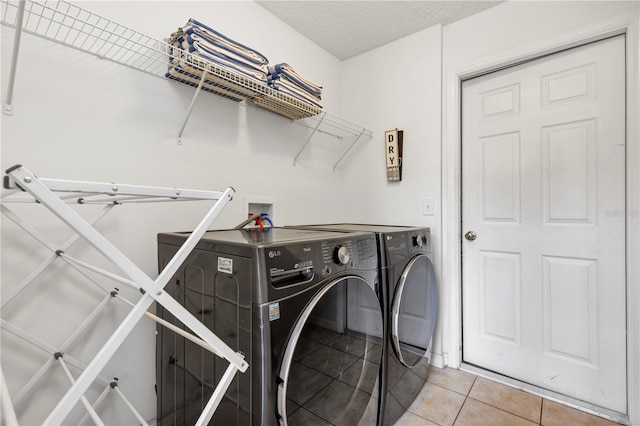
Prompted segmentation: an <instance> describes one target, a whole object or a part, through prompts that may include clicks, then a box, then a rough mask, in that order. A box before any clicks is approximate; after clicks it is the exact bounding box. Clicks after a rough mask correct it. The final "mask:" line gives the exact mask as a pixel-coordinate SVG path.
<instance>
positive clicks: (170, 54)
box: [1, 0, 322, 120]
mask: <svg viewBox="0 0 640 426" xmlns="http://www.w3.org/2000/svg"><path fill="white" fill-rule="evenodd" d="M19 3H20V2H19V1H16V0H13V1H12V0H2V1H1V4H2V24H4V25H8V26H10V27H15V26H16V21H17V19H18V9H19ZM22 31H24V32H25V33H28V34H32V35H36V36H39V37H43V38H45V39H48V40H51V41H54V42H56V43H59V44H62V45H65V46H67V47H71V48H74V49H78V50H81V51H83V52H86V53H89V54H92V55H95V56H97V57H99V58H101V59H107V60H109V61H113V62H116V63H119V64H121V65H125V66H128V67H131V68H134V69H137V70H140V71H143V72H145V73H148V74H151V75H154V76H157V77H161V78H166V77H167V76H168V77H170V78H173V79H175V80H177V81H180V82H182V83H187V84H190V85H194V86H197V85H198V84H199V82H200V79H201V77H202V75H203V71H206V73H207V74H206V78H205V82H204V84H203V88H204V89H205V90H207V91H210V92H213V93H216V94H219V95H222V96H225V97H227V98H230V99H234V100H237V101H243V100H244V101H248V102H249V103H250V104H252V105H255V106H257V107H264V108H265V109H267V110H269V111H272V112H275V113H277V114H280V115H284V116H285V117H287V118H290V119H292V120H297V119H300V118H303V117H310V116H312V115H315V114H319V113H320V112H322V109H321V108H319V107H316V106H314V105H310V104H306V103H305V102H301V101H298V100H297V99H295V98H293V97H291V96H288V95H286V94H283V93H280V92H278V91H277V90H274V89H272V88H271V87H269V86H268V85H267V84H266V83H264V82H262V81H259V80H255V79H252V78H250V77H245V76H243V75H241V74H239V73H236V72H234V71H232V70H230V69H228V68H225V67H222V66H218V65H217V64H214V63H213V62H210V61H207V60H205V59H203V58H202V57H200V56H198V55H194V54H191V53H189V52H186V51H184V50H183V49H180V48H178V47H175V46H172V45H169V44H168V43H166V42H164V41H160V40H157V39H154V38H153V37H149V36H147V35H145V34H143V33H141V32H139V31H136V30H134V29H131V28H129V27H126V26H124V25H121V24H118V23H116V22H114V21H112V20H110V19H107V18H104V17H102V16H100V15H97V14H95V13H93V12H91V11H89V10H86V9H83V8H81V7H78V6H76V5H73V4H71V3H69V2H66V1H62V0H59V1H44V2H34V1H27V2H26V4H25V10H24V18H23V27H22ZM176 64H180V65H182V66H183V67H184V70H186V72H181V73H178V72H177V71H175V67H174V66H175V65H176ZM171 70H173V72H171ZM167 74H169V75H167Z"/></svg>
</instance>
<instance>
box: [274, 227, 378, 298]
mask: <svg viewBox="0 0 640 426" xmlns="http://www.w3.org/2000/svg"><path fill="white" fill-rule="evenodd" d="M344 237H345V238H340V239H331V240H325V241H312V242H306V243H292V244H287V245H273V246H269V247H265V248H264V261H265V266H266V268H267V271H268V276H269V279H270V281H271V284H272V285H273V287H276V288H282V287H288V286H292V285H296V284H301V283H305V282H309V281H311V280H313V279H314V278H315V277H316V276H318V274H319V276H320V277H322V278H324V277H325V276H327V275H329V274H332V273H337V272H342V271H347V270H350V269H373V268H375V267H376V265H377V256H376V240H375V236H373V235H371V236H364V237H359V238H349V237H348V236H347V235H345V236H344Z"/></svg>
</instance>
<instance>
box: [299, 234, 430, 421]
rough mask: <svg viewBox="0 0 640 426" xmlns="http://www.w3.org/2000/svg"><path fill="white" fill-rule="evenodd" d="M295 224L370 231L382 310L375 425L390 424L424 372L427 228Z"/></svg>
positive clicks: (427, 313)
mask: <svg viewBox="0 0 640 426" xmlns="http://www.w3.org/2000/svg"><path fill="white" fill-rule="evenodd" d="M297 228H300V229H321V230H328V231H342V232H373V233H374V234H375V235H376V244H377V251H378V258H379V262H378V269H379V276H380V280H381V282H382V291H380V292H379V296H380V297H381V304H382V306H383V308H384V312H385V325H384V335H385V339H384V343H383V353H384V357H383V376H382V389H383V390H384V391H383V392H382V394H381V395H382V397H381V398H380V407H379V414H378V416H379V420H378V424H384V425H392V424H394V423H396V421H397V420H398V419H399V418H400V416H402V414H403V413H404V412H405V411H406V410H407V408H408V407H409V406H410V405H411V403H412V402H413V401H414V400H415V398H416V396H417V395H418V393H419V392H420V390H421V389H422V388H423V386H424V384H425V381H426V378H427V374H428V372H429V366H430V360H431V344H432V337H433V331H434V327H435V322H436V316H437V307H438V289H437V283H436V279H435V273H434V269H433V264H432V262H431V256H432V249H431V233H430V229H429V228H423V227H408V226H385V225H368V224H353V223H341V224H320V225H308V226H297Z"/></svg>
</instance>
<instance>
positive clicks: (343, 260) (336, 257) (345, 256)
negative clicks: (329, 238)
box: [333, 245, 349, 265]
mask: <svg viewBox="0 0 640 426" xmlns="http://www.w3.org/2000/svg"><path fill="white" fill-rule="evenodd" d="M333 261H334V263H335V264H336V265H346V264H347V263H349V249H348V248H346V247H345V246H341V245H338V246H336V248H334V249H333Z"/></svg>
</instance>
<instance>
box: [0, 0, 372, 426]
mask: <svg viewBox="0 0 640 426" xmlns="http://www.w3.org/2000/svg"><path fill="white" fill-rule="evenodd" d="M83 6H85V7H87V8H88V9H90V10H92V11H94V12H95V13H98V14H100V15H103V16H105V17H108V18H110V19H113V20H114V21H116V22H119V23H121V24H123V25H127V26H130V27H132V28H134V29H137V30H139V31H141V32H143V33H146V34H148V35H149V36H151V37H154V38H158V39H162V38H164V37H167V36H169V34H170V33H171V32H173V31H175V30H176V29H177V28H178V27H179V26H181V25H183V24H184V23H186V21H187V19H188V18H189V17H192V16H193V17H195V18H197V19H199V20H201V21H203V22H205V23H207V24H209V25H210V26H212V27H214V28H216V29H218V30H219V31H220V32H222V33H224V34H226V35H228V36H230V37H232V38H234V39H236V40H238V41H240V42H242V43H243V44H246V45H248V46H251V47H253V48H255V49H257V50H258V51H260V52H261V53H263V54H264V55H266V56H267V57H268V58H269V59H270V62H272V63H278V62H287V63H289V64H290V65H292V66H294V67H295V68H296V69H297V70H298V71H299V72H300V73H302V74H303V75H306V76H308V77H309V78H311V79H312V80H316V81H318V82H320V83H321V84H323V85H324V86H325V90H324V105H325V107H326V110H327V111H330V112H332V113H334V114H338V115H340V111H339V108H340V107H341V104H340V92H339V87H340V85H339V77H340V76H339V71H340V62H339V61H338V60H336V59H335V58H333V57H331V56H330V55H329V54H327V53H326V52H325V51H323V50H322V49H320V48H319V47H317V46H315V45H314V44H312V43H311V42H309V41H308V40H306V39H305V38H303V37H301V36H300V35H299V34H297V33H296V32H294V31H293V30H291V29H290V28H289V27H287V26H285V25H284V24H282V23H281V22H280V21H278V20H276V19H275V18H274V17H272V16H271V15H270V14H269V13H267V12H266V11H265V10H264V9H263V8H261V7H259V6H258V5H256V4H255V3H253V2H247V1H231V2H192V3H189V4H187V3H185V2H164V1H163V2H86V3H84V4H83ZM150 15H152V16H153V19H150V18H149V16H150ZM12 44H13V31H12V30H11V29H9V28H7V27H5V26H2V88H3V90H5V88H6V87H7V78H8V69H9V64H10V55H11V51H12ZM193 93H194V89H193V88H191V87H188V86H185V85H181V84H177V83H175V82H172V81H169V80H165V79H163V78H156V77H153V76H150V75H147V74H144V73H141V72H138V71H136V70H132V69H129V68H126V67H123V66H121V65H118V64H114V63H112V62H109V61H105V60H100V59H98V58H96V57H93V56H90V55H87V54H84V53H82V52H79V51H76V50H74V49H69V48H66V47H64V46H61V45H58V44H54V43H51V42H49V41H46V40H43V39H40V38H37V37H34V36H32V35H29V34H23V38H22V46H21V49H20V56H19V63H18V74H17V79H16V86H15V92H14V97H13V103H14V107H15V114H14V115H13V116H5V115H2V117H1V124H2V133H1V136H2V158H1V167H2V170H6V169H7V168H9V167H11V166H13V165H15V164H17V163H20V164H23V165H24V166H25V167H26V168H28V169H29V170H31V171H32V172H33V173H34V174H36V175H37V176H40V177H47V178H59V179H74V180H88V181H106V182H118V183H127V184H138V185H157V186H169V187H174V186H177V187H183V188H191V189H209V190H221V189H224V188H225V187H227V186H233V187H234V188H235V189H236V191H237V193H236V196H235V198H234V200H233V201H232V202H231V203H230V204H229V205H228V206H227V208H226V209H225V210H224V212H223V214H222V216H221V217H220V219H219V220H218V221H217V222H216V223H215V224H214V227H218V228H222V227H231V226H235V225H236V224H237V223H239V222H240V221H241V220H242V219H243V210H244V205H243V204H244V201H245V199H255V197H262V198H267V199H269V200H271V201H275V212H276V214H275V218H274V219H275V221H276V224H288V223H294V222H313V221H323V220H327V221H336V220H342V219H341V218H342V217H343V215H344V212H345V210H344V209H345V208H346V209H347V210H350V209H349V206H350V205H353V203H355V201H353V200H352V198H353V195H352V193H350V192H349V191H346V192H345V191H340V190H337V189H339V188H344V185H345V175H344V174H343V173H340V172H336V173H334V172H333V171H332V163H331V162H329V161H325V160H326V159H328V158H330V157H331V156H332V155H333V154H334V152H325V151H327V150H328V151H331V150H332V149H333V148H332V147H330V146H329V148H330V149H328V148H326V147H324V145H323V149H322V150H317V149H316V150H313V149H312V150H307V151H305V153H304V154H303V155H302V156H301V158H300V161H299V162H298V164H297V165H296V166H294V165H293V161H292V160H293V156H294V155H295V153H296V152H297V150H298V149H299V148H300V145H301V144H302V143H304V141H305V138H306V136H307V134H308V130H307V129H306V128H304V127H301V126H298V125H296V124H293V123H291V122H290V121H288V120H286V119H283V118H281V117H279V116H276V115H274V114H271V113H268V112H264V111H261V110H255V109H251V108H245V107H239V106H238V105H237V104H236V103H235V102H232V101H229V100H226V99H223V98H220V97H217V96H214V95H211V94H208V93H203V94H202V95H201V96H199V97H198V99H197V103H196V107H195V109H194V112H193V114H192V116H191V118H190V120H189V122H188V123H187V127H186V129H185V132H184V136H183V143H182V144H181V145H179V144H178V143H177V138H176V135H177V133H178V130H179V128H180V125H181V124H182V120H183V119H184V117H185V114H186V110H187V107H188V105H189V103H190V102H191V99H192V95H193ZM3 99H4V94H3ZM363 125H364V123H363ZM314 143H315V140H314ZM323 143H324V142H323ZM338 153H339V152H338ZM324 157H327V158H324ZM327 200H330V201H331V204H329V206H328V205H327ZM209 206H210V204H209V203H203V202H191V203H177V204H172V205H169V206H167V205H163V204H142V205H125V206H119V207H116V208H115V209H114V211H112V212H111V213H110V214H109V215H108V216H107V217H106V218H105V219H104V220H103V221H101V222H100V223H99V224H98V225H97V228H98V229H99V230H100V231H102V232H104V233H105V235H106V236H107V237H108V238H109V239H110V240H111V241H112V242H113V243H114V244H115V245H116V246H117V247H118V248H120V249H121V250H122V251H123V252H124V253H125V254H127V255H128V256H129V257H130V258H131V259H132V260H133V261H134V262H135V263H136V264H138V265H139V266H140V267H141V268H142V269H143V271H144V272H146V273H147V274H148V275H150V276H151V277H155V276H156V275H157V272H156V268H157V266H156V243H155V239H156V233H157V232H161V231H171V230H188V229H192V228H193V226H195V225H196V224H197V222H198V221H199V220H200V218H201V217H202V215H203V214H204V212H206V210H207V209H208V208H209ZM338 206H340V207H338ZM345 206H346V207H345ZM10 208H12V209H15V210H16V211H18V212H20V216H21V217H23V218H24V219H25V220H27V221H28V222H29V223H33V224H34V225H36V226H37V227H38V229H39V230H41V232H42V233H44V234H45V235H47V236H48V238H49V239H50V240H52V241H55V242H56V244H61V243H62V242H64V241H65V240H66V239H67V238H68V236H69V232H68V231H67V228H66V227H64V226H61V224H60V223H59V222H58V221H57V220H55V219H53V220H52V219H51V215H50V214H48V212H47V211H46V210H45V209H43V208H41V206H37V205H29V206H14V205H11V206H10ZM76 210H77V211H78V212H80V213H81V214H82V215H83V216H84V217H87V218H89V217H92V216H93V215H94V214H95V213H96V212H97V208H95V206H84V207H82V208H77V209H76ZM352 219H355V218H352ZM363 219H364V218H363ZM2 247H3V249H4V250H2V272H1V273H2V296H3V298H4V301H6V300H7V297H8V296H9V295H11V294H13V293H14V289H15V287H16V285H17V283H18V282H20V280H21V279H22V278H23V277H25V276H26V275H27V274H28V273H30V272H31V271H32V270H33V269H35V268H36V267H37V265H39V263H40V262H41V261H42V260H44V259H46V258H47V257H48V256H49V255H50V252H48V250H46V249H44V248H43V247H42V246H41V245H40V244H39V243H37V242H36V241H34V240H33V239H32V238H31V237H29V236H28V235H27V234H26V233H24V232H23V231H21V230H20V229H18V228H17V226H16V225H14V224H13V223H12V222H11V221H9V220H7V219H6V218H4V217H3V218H2ZM68 254H70V255H72V256H77V257H80V258H82V259H84V260H87V261H91V262H93V263H96V264H98V265H102V266H103V267H106V268H108V269H110V270H113V269H114V268H113V267H111V266H109V265H107V264H106V262H104V261H102V260H101V258H100V256H98V255H96V254H94V253H93V251H92V250H89V249H88V248H87V245H86V244H81V245H79V246H75V247H73V248H71V249H70V250H68ZM100 281H101V282H102V283H104V285H105V287H107V289H108V290H111V289H112V288H113V287H116V286H117V287H122V286H119V285H117V284H114V283H112V282H109V281H108V280H106V279H100ZM87 282H88V280H86V279H84V278H83V277H81V276H79V274H78V273H76V272H74V271H71V270H70V269H69V268H68V267H62V266H61V265H58V266H57V267H56V268H54V270H53V272H50V273H45V274H44V275H43V276H41V277H39V278H38V279H37V280H36V281H35V282H34V283H33V284H32V285H31V286H30V287H29V288H28V289H27V290H26V291H25V292H24V294H21V295H20V296H19V297H18V298H16V299H15V300H14V301H13V302H12V303H11V304H9V305H7V306H6V307H5V308H4V309H3V312H2V317H3V319H6V320H8V321H10V322H11V323H13V324H16V325H18V326H20V327H21V328H22V329H24V330H25V331H27V332H28V333H30V334H31V335H35V336H37V337H38V338H40V339H41V340H44V341H45V342H47V343H49V344H52V345H54V346H58V345H60V344H61V343H62V342H63V341H64V340H65V339H66V337H67V336H68V335H69V334H70V333H71V332H72V331H73V330H74V329H75V328H76V327H77V326H78V325H79V324H80V322H81V321H82V320H83V319H84V318H85V317H86V316H87V315H88V314H89V312H90V311H91V309H92V308H93V306H95V305H97V303H98V302H99V301H100V300H102V298H103V297H104V292H103V291H101V290H99V289H98V288H97V287H96V286H93V285H92V284H87ZM123 293H124V294H125V295H126V296H127V297H128V298H129V300H133V301H135V300H137V298H138V297H139V295H138V294H137V293H135V292H133V291H129V292H127V291H125V290H123ZM110 306H112V307H110V308H109V309H107V312H105V314H104V315H103V316H102V318H101V320H100V322H99V324H98V325H96V326H94V327H93V328H91V329H90V330H89V331H88V333H87V335H88V336H90V337H85V338H82V339H81V340H80V342H82V343H80V344H77V345H75V346H74V347H72V348H71V349H70V350H69V352H70V354H72V355H73V356H75V357H76V358H79V359H83V360H86V361H88V360H90V359H91V357H92V355H93V354H94V353H95V351H97V349H98V348H99V347H100V346H101V345H102V343H103V342H104V341H105V339H106V337H107V336H108V335H109V334H110V333H111V331H112V330H113V329H114V328H115V327H116V326H117V325H118V323H119V320H120V319H121V318H122V317H123V316H124V315H125V314H126V312H127V310H128V309H127V308H126V306H124V305H122V304H119V302H117V301H112V302H110ZM113 306H115V308H114V307H113ZM154 329H155V326H154V324H152V323H151V321H147V320H143V322H142V323H141V325H140V326H139V327H137V328H136V330H135V331H134V332H133V334H132V335H131V337H130V338H129V339H128V340H127V341H126V342H125V344H124V345H123V348H122V349H121V350H120V351H119V352H118V354H117V356H116V357H115V358H114V359H113V361H112V362H110V363H109V365H108V366H107V367H106V368H105V370H104V376H105V377H107V378H109V379H110V378H112V377H114V376H115V377H118V378H119V379H120V388H121V389H122V390H123V392H124V393H125V394H126V395H127V396H128V397H129V398H130V399H131V400H132V402H133V404H134V406H136V407H137V408H138V409H139V410H140V412H141V413H142V415H143V416H144V417H145V418H147V419H150V418H154V417H155V394H154V384H155V367H154V364H155V361H154V359H155V352H154ZM2 339H3V347H2V358H3V359H2V363H3V369H4V374H5V376H6V379H7V383H8V386H9V390H10V393H11V394H13V395H15V394H16V393H17V392H18V391H19V390H20V389H21V387H22V385H23V384H24V383H26V381H27V380H28V379H29V378H30V377H31V376H32V375H33V374H34V373H35V372H36V371H37V369H38V368H40V366H41V365H42V364H43V363H44V362H45V361H46V360H47V359H48V358H49V356H48V355H47V354H46V353H44V352H39V351H38V350H34V349H33V348H32V347H30V346H29V345H27V344H23V343H21V342H20V341H19V340H18V339H16V338H14V337H12V336H11V335H10V334H8V333H7V332H4V331H3V332H2ZM54 367H55V368H54V369H53V370H52V371H53V373H51V374H50V375H47V377H45V380H44V381H43V382H42V384H41V386H40V387H39V390H40V391H41V392H37V396H35V397H33V398H28V399H26V400H25V401H24V403H23V404H21V405H20V406H19V407H18V411H19V413H21V417H20V419H21V421H22V423H23V424H40V423H41V422H42V421H43V420H44V417H43V416H45V415H46V414H47V413H48V412H49V411H50V410H51V409H52V408H53V406H54V405H55V403H56V402H57V401H58V400H59V398H60V397H61V395H62V392H63V390H64V389H67V388H68V382H67V381H66V378H65V377H64V376H63V373H62V370H61V369H60V368H59V367H58V366H54ZM73 374H74V375H76V376H77V375H79V371H77V370H73ZM42 390H44V392H42ZM101 390H102V389H101V387H97V386H96V387H92V388H91V391H90V393H89V394H88V397H89V399H90V400H92V399H93V398H95V397H97V394H98V393H99V392H100V391H101ZM118 404H119V403H118V402H117V400H116V399H114V398H113V397H110V398H108V399H107V401H106V402H105V404H104V407H103V408H104V409H102V410H101V411H100V412H101V414H102V415H103V416H104V418H103V419H104V420H105V421H106V422H108V423H109V424H131V423H132V418H131V416H130V414H129V413H128V412H127V410H126V409H123V408H122V406H121V405H120V408H119V409H116V410H114V409H110V408H112V407H113V406H117V405H118ZM80 412H82V410H81V409H78V410H76V411H74V413H80ZM77 418H78V417H77V415H75V414H74V415H72V416H71V417H70V419H77Z"/></svg>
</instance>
